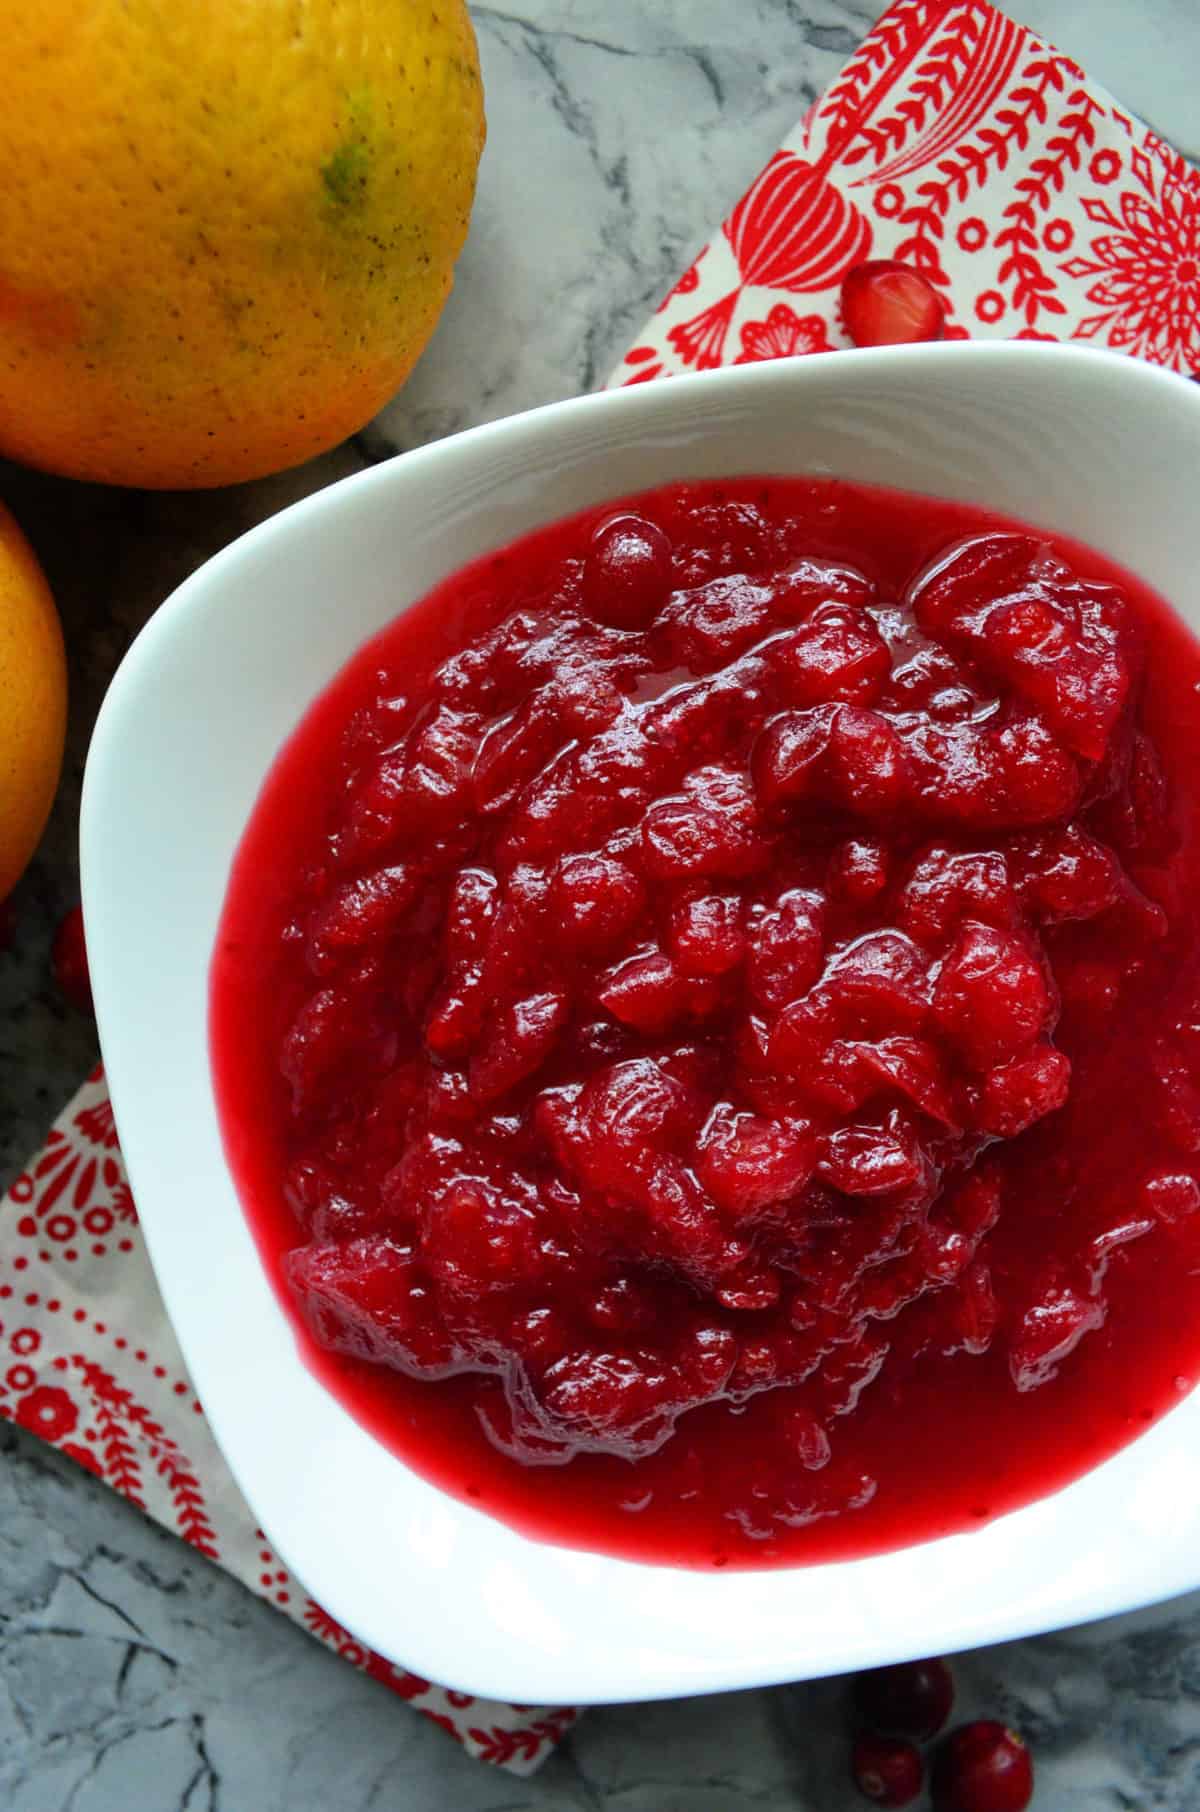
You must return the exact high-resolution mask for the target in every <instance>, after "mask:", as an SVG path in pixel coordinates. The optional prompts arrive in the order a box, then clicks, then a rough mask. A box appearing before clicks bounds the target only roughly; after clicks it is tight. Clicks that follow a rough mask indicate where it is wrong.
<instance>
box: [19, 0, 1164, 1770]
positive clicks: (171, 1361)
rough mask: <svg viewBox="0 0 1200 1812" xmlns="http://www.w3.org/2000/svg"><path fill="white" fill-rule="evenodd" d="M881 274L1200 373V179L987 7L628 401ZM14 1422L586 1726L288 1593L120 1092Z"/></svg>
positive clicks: (889, 15)
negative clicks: (192, 1367) (151, 1254)
mask: <svg viewBox="0 0 1200 1812" xmlns="http://www.w3.org/2000/svg"><path fill="white" fill-rule="evenodd" d="M864 258H899V259H903V260H905V261H906V262H907V263H910V264H913V265H915V266H917V267H918V268H919V269H920V270H922V271H923V272H924V273H925V274H926V276H927V277H928V278H929V280H930V282H931V283H933V284H934V285H935V286H936V288H937V290H938V292H939V294H940V295H941V297H942V299H943V302H944V304H945V307H946V314H947V329H946V332H947V336H948V337H950V338H957V339H965V338H968V337H973V336H987V337H993V338H994V337H1006V338H1017V339H1061V340H1077V341H1079V342H1080V343H1081V344H1084V345H1094V346H1110V347H1116V348H1119V349H1120V350H1122V351H1125V352H1129V353H1134V354H1137V355H1138V356H1140V357H1142V358H1146V359H1149V360H1152V361H1153V362H1154V363H1156V364H1160V365H1165V366H1168V367H1169V368H1171V369H1173V370H1175V371H1178V372H1181V373H1189V372H1194V371H1197V370H1200V176H1198V175H1197V173H1196V172H1195V171H1194V170H1192V169H1191V168H1190V167H1189V166H1188V165H1187V164H1186V163H1185V162H1184V160H1183V159H1182V158H1181V157H1180V156H1179V155H1178V154H1177V153H1176V152H1174V151H1173V150H1172V149H1171V148H1170V146H1169V145H1167V144H1165V143H1164V142H1163V141H1162V140H1161V139H1160V138H1158V137H1156V135H1155V134H1154V133H1153V132H1151V131H1149V130H1148V129H1147V128H1146V127H1145V126H1144V125H1142V124H1141V122H1140V121H1138V120H1136V119H1133V118H1132V117H1131V116H1130V115H1129V114H1128V113H1126V112H1125V111H1124V110H1123V109H1122V108H1121V107H1119V106H1118V105H1117V103H1116V102H1115V101H1114V100H1113V99H1112V97H1111V96H1110V95H1108V94H1106V93H1105V92H1104V90H1103V89H1100V88H1097V87H1096V86H1095V85H1094V84H1091V83H1088V82H1087V81H1086V79H1085V77H1084V76H1083V74H1082V72H1081V71H1080V70H1079V68H1078V67H1077V66H1076V64H1075V63H1073V62H1072V61H1071V59H1070V58H1069V57H1065V56H1062V55H1060V54H1059V52H1057V51H1055V50H1053V49H1051V48H1050V46H1048V45H1047V44H1044V43H1043V42H1042V41H1041V40H1040V39H1038V38H1036V37H1034V36H1033V34H1032V33H1030V32H1028V31H1026V30H1024V29H1023V28H1022V27H1021V26H1019V25H1015V24H1014V23H1013V22H1012V20H1010V19H1007V18H1005V17H1004V15H1003V14H1002V13H999V12H996V11H994V10H993V9H992V8H991V7H990V6H988V5H987V4H985V3H984V0H897V4H896V5H894V6H892V7H891V8H890V9H889V11H887V12H886V13H885V14H884V15H883V17H882V18H881V19H880V20H879V22H878V24H877V25H876V26H875V28H874V30H873V31H872V32H871V34H870V36H869V37H868V38H867V39H866V41H865V42H864V43H863V45H862V47H861V48H860V50H859V51H858V53H857V54H856V55H855V56H854V57H853V58H852V60H851V61H850V63H849V64H848V65H847V66H846V68H845V70H844V71H843V73H842V74H841V76H839V77H838V79H837V80H836V81H835V82H834V83H833V85H832V87H831V88H830V89H829V90H828V92H827V93H826V94H825V95H824V97H823V98H822V99H821V100H820V101H818V102H817V103H816V104H815V106H814V107H813V108H812V109H811V110H810V112H809V114H808V116H807V117H806V118H805V119H804V120H803V121H802V122H801V123H800V125H799V126H797V128H796V130H795V132H794V133H793V134H791V136H790V137H789V138H788V139H787V141H786V142H785V143H784V145H783V146H782V147H781V148H780V149H779V150H778V151H777V152H776V153H775V155H774V157H772V158H771V160H770V162H769V163H768V164H767V166H766V168H765V169H764V170H763V171H762V173H761V174H760V175H759V177H758V178H757V180H756V181H755V182H754V183H753V185H752V186H751V188H750V189H749V191H748V192H747V194H746V195H745V196H744V197H743V199H742V200H741V201H740V202H739V203H738V204H737V206H736V207H735V208H734V210H733V212H732V213H731V214H730V216H729V218H728V219H727V220H726V222H725V223H724V226H723V227H722V229H721V230H720V232H719V233H718V234H717V235H716V236H715V237H714V238H713V239H712V240H711V241H710V243H709V244H708V245H706V246H705V247H704V248H703V249H702V250H701V251H700V252H699V253H698V255H697V257H696V259H695V261H694V262H693V263H692V265H691V266H690V267H689V269H688V270H687V271H686V272H685V273H684V275H683V276H682V277H681V278H680V279H679V281H678V283H676V285H675V287H674V288H673V289H672V290H671V292H670V294H669V295H668V296H667V297H666V298H665V300H664V301H663V302H662V303H661V304H660V306H659V309H658V311H657V312H656V314H655V315H654V317H653V318H652V320H651V321H650V323H649V324H648V326H647V327H646V329H645V331H644V332H643V333H642V334H641V336H640V337H639V339H638V342H637V344H636V345H634V346H633V347H632V348H631V349H630V351H629V352H628V353H626V355H625V357H624V360H623V361H622V363H621V366H620V367H619V369H618V371H617V372H616V373H614V375H613V378H612V379H611V380H610V381H611V382H613V383H618V384H625V383H629V384H633V383H644V382H645V381H646V380H648V379H651V378H657V377H662V376H669V375H671V374H673V373H675V372H680V371H696V370H707V369H710V368H712V367H714V366H718V365H722V364H743V363H746V362H748V361H751V360H757V359H768V358H784V357H790V356H793V355H798V354H808V353H814V352H828V351H831V350H833V349H835V348H837V347H839V346H844V345H846V344H847V339H846V335H845V333H844V330H843V328H842V324H841V322H840V320H839V316H838V286H839V283H840V280H841V277H842V275H843V273H844V272H845V271H846V269H847V268H848V267H849V266H850V265H851V264H854V263H856V262H857V261H858V260H860V259H864ZM0 1415H2V1416H4V1417H6V1418H8V1419H9V1420H11V1421H14V1422H18V1423H20V1424H21V1426H22V1427H24V1428H28V1429H32V1430H33V1432H34V1433H35V1434H38V1435H40V1436H41V1437H42V1439H43V1440H46V1441H48V1442H50V1443H51V1444H52V1445H53V1446H55V1447H57V1448H59V1450H60V1451H61V1452H63V1453H65V1454H67V1455H69V1457H70V1458H71V1459H72V1460H75V1461H76V1462H77V1463H78V1464H79V1465H81V1466H84V1467H86V1468H87V1469H88V1470H89V1471H91V1472H93V1473H95V1474H96V1476H97V1477H98V1478H101V1479H103V1480H105V1481H106V1483H108V1484H109V1485H111V1486H113V1488H114V1489H115V1490H117V1491H120V1492H122V1493H123V1494H124V1496H126V1497H127V1498H129V1499H130V1501H131V1502H133V1503H134V1504H136V1505H137V1506H138V1507H139V1508H140V1509H142V1510H145V1511H147V1512H148V1513H149V1514H150V1515H151V1516H153V1517H155V1518H156V1519H157V1520H158V1521H159V1522H160V1523H162V1524H164V1525H165V1527H167V1528H168V1529H171V1530H173V1531H175V1533H176V1534H178V1535H180V1536H181V1537H182V1538H183V1540H184V1541H187V1542H190V1543H191V1544H192V1546H193V1547H194V1548H196V1549H198V1551H199V1552H200V1553H201V1554H205V1555H207V1556H208V1557H209V1559H211V1560H214V1561H216V1562H218V1563H219V1564H220V1565H222V1566H224V1567H225V1568H226V1569H227V1570H228V1571H229V1572H231V1573H233V1574H235V1575H236V1577H237V1578H239V1579H241V1580H242V1581H243V1583H244V1584H246V1585H247V1586H249V1588H250V1589H251V1591H254V1592H257V1593H258V1594H259V1595H260V1596H261V1597H263V1598H265V1599H267V1600H268V1601H269V1602H270V1603H272V1604H274V1605H276V1606H278V1608H279V1609H280V1610H281V1611H283V1612H284V1613H285V1614H286V1615H287V1616H289V1617H291V1618H293V1619H294V1620H295V1621H296V1622H298V1623H301V1624H303V1625H304V1626H305V1627H306V1628H307V1629H308V1630H310V1631H311V1632H312V1634H313V1635H314V1636H315V1637H316V1638H317V1639H318V1640H319V1641H321V1642H323V1643H325V1644H326V1645H327V1646H328V1647H330V1648H332V1649H334V1650H335V1651H336V1652H337V1653H338V1654H339V1655H341V1656H342V1657H343V1659H344V1660H345V1661H347V1662H348V1663H349V1664H350V1665H351V1666H353V1667H357V1668H360V1669H362V1670H363V1671H364V1672H366V1673H369V1674H371V1675H372V1676H373V1677H374V1678H376V1679H378V1680H380V1681H382V1683H383V1684H384V1685H385V1686H387V1687H390V1688H391V1690H392V1691H393V1692H395V1693H397V1694H398V1695H399V1696H400V1697H401V1698H403V1699H406V1700H408V1702H409V1703H410V1704H411V1705H413V1706H415V1707H416V1708H417V1710H419V1711H421V1712H422V1713H424V1715H425V1716H426V1717H429V1718H432V1719H433V1720H434V1721H435V1722H437V1723H439V1724H441V1725H442V1726H443V1727H444V1728H445V1729H446V1730H447V1731H448V1732H449V1734H450V1735H451V1736H452V1737H454V1738H455V1739H456V1740H457V1741H458V1742H460V1743H461V1744H463V1745H464V1747H465V1748H466V1749H467V1750H468V1751H469V1752H470V1753H471V1754H473V1755H476V1756H478V1757H480V1758H481V1759H483V1760H485V1761H489V1762H495V1763H498V1764H499V1765H500V1766H501V1767H504V1768H508V1769H510V1770H511V1771H512V1772H514V1773H518V1774H529V1773H531V1772H532V1771H533V1770H534V1769H535V1768H536V1767H537V1766H538V1764H539V1763H540V1762H541V1761H542V1760H543V1759H544V1758H545V1757H546V1755H547V1754H548V1753H549V1752H550V1750H551V1749H552V1748H553V1746H554V1744H555V1743H556V1741H557V1740H558V1739H559V1737H561V1736H562V1734H563V1733H564V1731H566V1730H567V1729H568V1728H569V1727H570V1725H571V1723H572V1722H573V1719H574V1716H575V1713H574V1711H573V1710H571V1709H570V1708H566V1707H560V1708H552V1707H530V1706H518V1705H498V1704H492V1703H489V1702H488V1701H485V1700H481V1699H475V1698H472V1697H471V1696H470V1695H469V1694H466V1693H458V1692H450V1691H447V1690H445V1689H443V1688H442V1687H440V1686H437V1685H435V1684H433V1683H432V1682H430V1681H428V1680H422V1679H420V1678H418V1677H417V1676H416V1675H415V1674H411V1673H408V1672H406V1671H405V1670H404V1669H403V1668H400V1667H395V1666H393V1665H392V1664H391V1663H390V1662H388V1661H385V1660H384V1659H383V1657H382V1656H380V1655H377V1654H374V1653H373V1652H372V1651H371V1650H370V1649H369V1648H367V1647H366V1646H365V1644H363V1643H362V1642H360V1641H358V1640H357V1638H356V1637H355V1636H354V1634H353V1633H352V1632H351V1631H349V1630H346V1629H343V1628H341V1627H340V1625H338V1624H337V1623H335V1622H334V1620H333V1619H332V1618H331V1617H330V1616H329V1615H328V1614H327V1613H326V1612H325V1611H324V1610H323V1609H322V1608H321V1606H320V1605H318V1604H316V1603H315V1602H314V1600H313V1599H312V1598H311V1597H310V1596H309V1595H308V1593H307V1592H306V1591H305V1590H304V1587H303V1585H302V1584H301V1583H300V1582H299V1581H298V1580H296V1579H294V1578H292V1577H291V1576H290V1575H289V1574H288V1572H287V1570H286V1569H285V1568H284V1567H283V1565H282V1563H281V1562H280V1560H279V1558H278V1556H277V1555H276V1554H275V1553H274V1552H273V1550H272V1548H271V1543H270V1541H269V1539H268V1537H267V1536H265V1535H264V1533H263V1531H262V1530H261V1529H259V1528H256V1527H255V1523H254V1517H253V1513H252V1512H251V1511H250V1509H249V1508H248V1506H247V1505H246V1503H245V1501H244V1500H243V1499H242V1498H241V1497H240V1496H239V1494H238V1491H237V1488H236V1486H235V1485H234V1483H233V1480H232V1478H231V1476H230V1474H229V1472H228V1470H227V1468H226V1466H225V1464H224V1462H223V1461H222V1459H221V1456H220V1454H219V1452H218V1451H217V1448H216V1446H215V1444H214V1442H213V1439H212V1436H211V1434H210V1433H209V1430H208V1427H207V1425H206V1423H205V1420H204V1415H203V1411H202V1409H201V1405H200V1403H199V1401H198V1400H197V1398H196V1396H195V1393H194V1392H193V1390H192V1387H191V1384H190V1382H189V1380H188V1378H187V1376H186V1374H185V1372H184V1370H183V1365H182V1360H181V1358H180V1354H179V1350H178V1347H177V1346H176V1344H175V1341H174V1338H173V1336H172V1333H171V1329H170V1326H169V1325H168V1323H167V1320H166V1316H165V1314H164V1311H163V1307H162V1302H161V1299H160V1297H159V1294H158V1290H157V1288H156V1286H155V1282H154V1276H153V1273H152V1271H151V1269H150V1265H149V1261H148V1259H147V1256H146V1251H145V1247H144V1245H143V1242H142V1238H141V1235H140V1233H139V1230H138V1224H137V1215H136V1211H135V1208H134V1203H133V1200H132V1198H131V1196H130V1191H129V1185H128V1183H127V1181H126V1178H125V1174H124V1171H123V1169H122V1166H121V1156H120V1151H119V1149H118V1145H117V1135H116V1130H115V1127H114V1124H113V1115H112V1109H111V1107H110V1105H109V1100H108V1096H107V1093H106V1090H105V1086H104V1079H103V1074H102V1072H101V1071H100V1070H96V1071H95V1072H94V1074H93V1075H92V1076H91V1077H89V1079H88V1081H87V1082H86V1083H85V1085H84V1087H83V1088H82V1090H81V1091H80V1092H79V1094H78V1095H77V1096H76V1097H75V1099H74V1100H73V1101H72V1102H71V1103H70V1105H69V1106H68V1107H67V1108H66V1109H65V1110H64V1112H63V1113H62V1114H61V1115H60V1117H59V1119H58V1120H57V1121H56V1123H55V1125H54V1127H53V1128H52V1129H51V1132H50V1135H49V1137H48V1139H47V1142H46V1144H45V1146H44V1148H43V1149H42V1150H41V1151H40V1152H39V1153H38V1154H37V1156H36V1157H35V1158H34V1159H33V1160H32V1161H31V1162H30V1164H29V1166H28V1168H27V1169H26V1170H24V1171H23V1172H22V1173H21V1175H20V1176H19V1177H18V1178H17V1179H16V1181H15V1182H14V1183H13V1185H12V1187H11V1188H10V1190H9V1191H8V1194H7V1195H6V1196H5V1197H4V1198H3V1201H2V1202H0ZM396 1644H397V1647H398V1648H400V1649H401V1650H403V1646H404V1638H403V1631H399V1630H398V1631H397V1632H396Z"/></svg>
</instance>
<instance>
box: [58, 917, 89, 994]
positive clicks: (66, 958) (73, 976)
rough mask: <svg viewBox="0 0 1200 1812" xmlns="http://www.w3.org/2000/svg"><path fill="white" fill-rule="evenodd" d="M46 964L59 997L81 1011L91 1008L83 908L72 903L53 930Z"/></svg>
mask: <svg viewBox="0 0 1200 1812" xmlns="http://www.w3.org/2000/svg"><path fill="white" fill-rule="evenodd" d="M50 966H51V969H52V970H53V973H54V980H55V982H56V983H57V985H58V991H59V993H60V994H61V995H62V997H63V999H64V1000H65V1001H67V1002H68V1004H69V1005H70V1006H72V1007H76V1008H78V1010H79V1012H81V1013H90V1012H92V1010H93V1009H92V982H91V977H90V975H89V974H88V958H87V945H86V943H85V942H84V937H83V908H82V907H81V906H75V907H72V909H71V911H70V912H68V914H67V916H66V917H65V918H64V919H63V921H62V923H61V924H60V926H59V928H58V930H57V931H56V932H55V934H54V944H53V947H52V949H51V951H50Z"/></svg>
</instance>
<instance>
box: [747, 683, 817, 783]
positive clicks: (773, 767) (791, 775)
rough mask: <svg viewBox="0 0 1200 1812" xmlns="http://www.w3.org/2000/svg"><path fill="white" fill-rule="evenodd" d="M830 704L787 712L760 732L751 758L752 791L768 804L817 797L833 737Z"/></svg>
mask: <svg viewBox="0 0 1200 1812" xmlns="http://www.w3.org/2000/svg"><path fill="white" fill-rule="evenodd" d="M834 717H835V710H834V707H833V706H832V705H823V706H818V707H816V708H814V709H812V710H808V711H787V712H784V713H783V714H782V715H781V716H778V717H774V718H772V719H771V721H770V723H769V724H767V726H766V728H765V729H764V730H763V731H762V734H761V735H760V736H759V738H758V740H757V742H756V743H755V745H754V748H753V751H752V753H751V758H750V771H751V774H752V775H753V779H754V790H755V792H756V793H757V795H758V797H759V799H760V800H761V801H762V803H763V805H765V806H767V807H772V806H781V805H789V804H791V803H792V802H793V801H795V800H798V799H805V798H813V797H816V796H817V795H818V794H819V792H820V790H821V787H822V784H823V782H824V777H825V772H826V759H827V757H828V754H829V749H830V744H831V743H832V740H833V725H834Z"/></svg>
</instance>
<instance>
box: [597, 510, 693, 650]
mask: <svg viewBox="0 0 1200 1812" xmlns="http://www.w3.org/2000/svg"><path fill="white" fill-rule="evenodd" d="M671 576H672V562H671V543H670V542H669V540H668V539H667V537H666V535H665V534H664V533H663V531H662V529H660V528H659V527H658V525H657V523H654V522H650V521H649V520H648V519H647V518H646V517H644V516H634V515H620V516H612V517H609V518H608V519H607V521H604V522H601V523H598V524H597V526H596V528H595V529H594V530H593V531H592V539H591V545H590V546H589V548H588V551H587V554H586V556H585V558H584V563H583V602H584V607H585V609H586V610H587V611H588V613H589V615H590V616H593V617H595V618H596V619H597V621H599V622H601V623H611V624H612V625H613V626H614V627H615V628H617V629H641V628H643V627H644V626H645V625H646V624H647V623H648V622H649V621H650V619H651V618H652V617H653V616H654V614H655V612H656V611H657V610H660V609H661V608H662V606H663V604H664V603H665V602H666V599H667V595H668V593H669V592H670V589H671Z"/></svg>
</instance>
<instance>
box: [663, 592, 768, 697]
mask: <svg viewBox="0 0 1200 1812" xmlns="http://www.w3.org/2000/svg"><path fill="white" fill-rule="evenodd" d="M771 602H772V594H771V590H770V588H769V587H768V586H767V585H765V584H762V583H759V582H758V581H756V580H754V579H750V578H748V577H747V576H746V574H745V573H730V574H728V575H727V576H725V577H722V578H716V579H709V580H708V581H707V583H706V584H704V585H697V586H693V587H692V588H691V589H689V590H687V591H681V592H676V594H675V596H674V597H673V598H672V599H671V601H670V603H669V604H668V605H667V607H666V608H665V609H664V610H663V611H662V613H661V614H660V616H659V619H658V623H657V626H656V630H655V646H656V648H658V647H661V649H662V652H663V654H664V656H666V657H667V658H669V659H670V660H672V661H675V662H677V663H678V664H679V665H680V666H681V667H687V668H690V669H691V671H692V672H693V673H712V672H714V671H715V670H716V669H717V668H718V667H724V666H725V665H726V663H727V662H729V661H731V660H733V659H734V657H735V656H737V655H739V654H741V653H743V652H744V650H745V649H747V648H750V647H752V646H753V644H754V643H755V642H757V641H759V640H760V639H761V638H762V636H763V635H764V634H765V633H766V631H767V630H768V628H769V627H771Z"/></svg>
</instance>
